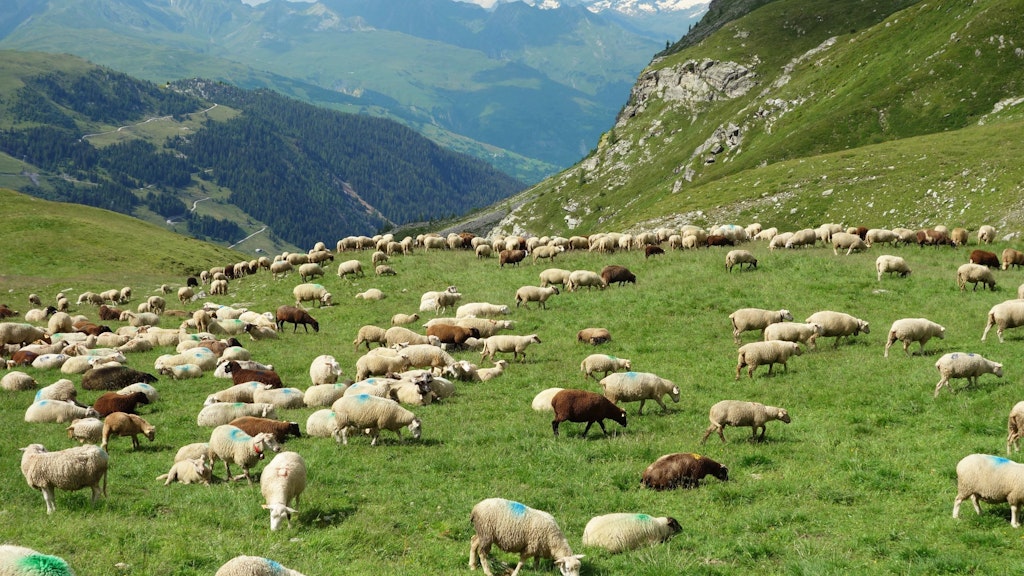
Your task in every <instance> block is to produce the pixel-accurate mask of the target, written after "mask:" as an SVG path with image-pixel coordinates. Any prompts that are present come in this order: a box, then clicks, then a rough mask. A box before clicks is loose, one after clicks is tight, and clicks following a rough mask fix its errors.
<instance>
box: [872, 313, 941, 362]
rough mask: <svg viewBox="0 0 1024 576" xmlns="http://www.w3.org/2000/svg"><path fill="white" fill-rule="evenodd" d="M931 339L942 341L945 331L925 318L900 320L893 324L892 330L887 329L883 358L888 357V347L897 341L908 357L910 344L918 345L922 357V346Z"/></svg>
mask: <svg viewBox="0 0 1024 576" xmlns="http://www.w3.org/2000/svg"><path fill="white" fill-rule="evenodd" d="M933 337H934V338H938V339H940V340H942V339H944V338H945V337H946V329H945V328H944V327H942V326H940V325H938V324H936V323H935V322H932V321H931V320H928V319H927V318H901V319H899V320H896V321H895V322H893V323H892V328H889V338H888V339H887V340H886V341H885V354H884V356H885V357H886V358H888V357H889V347H890V346H892V345H893V343H895V342H896V341H897V340H899V341H900V342H903V353H904V354H906V355H908V356H909V355H910V352H909V350H908V349H909V348H910V343H911V342H917V343H919V344H920V345H921V355H922V356H924V345H925V344H927V343H928V340H930V339H931V338H933Z"/></svg>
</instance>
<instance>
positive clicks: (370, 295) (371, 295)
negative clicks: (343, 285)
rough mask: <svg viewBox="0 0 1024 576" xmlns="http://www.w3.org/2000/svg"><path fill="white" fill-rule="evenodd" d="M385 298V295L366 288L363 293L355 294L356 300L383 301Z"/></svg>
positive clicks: (379, 291)
mask: <svg viewBox="0 0 1024 576" xmlns="http://www.w3.org/2000/svg"><path fill="white" fill-rule="evenodd" d="M385 298H387V295H386V294H384V292H382V291H381V290H379V289H377V288H368V289H367V290H366V291H365V292H359V293H358V294H356V300H383V299H385Z"/></svg>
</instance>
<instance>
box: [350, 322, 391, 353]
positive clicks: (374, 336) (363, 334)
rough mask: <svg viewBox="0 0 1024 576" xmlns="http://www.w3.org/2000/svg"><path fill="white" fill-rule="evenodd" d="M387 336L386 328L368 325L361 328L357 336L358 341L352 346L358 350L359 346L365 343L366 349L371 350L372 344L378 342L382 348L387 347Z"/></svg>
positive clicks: (354, 341)
mask: <svg viewBox="0 0 1024 576" xmlns="http://www.w3.org/2000/svg"><path fill="white" fill-rule="evenodd" d="M386 335H387V330H385V329H384V328H380V327H379V326H373V325H372V324H367V325H365V326H363V327H361V328H359V333H358V334H356V339H355V340H353V341H352V344H353V345H355V349H356V350H358V349H359V345H360V344H364V343H365V344H366V349H367V350H369V349H370V343H371V342H376V343H377V344H380V345H381V346H384V345H386V342H387V340H386V339H385V336H386Z"/></svg>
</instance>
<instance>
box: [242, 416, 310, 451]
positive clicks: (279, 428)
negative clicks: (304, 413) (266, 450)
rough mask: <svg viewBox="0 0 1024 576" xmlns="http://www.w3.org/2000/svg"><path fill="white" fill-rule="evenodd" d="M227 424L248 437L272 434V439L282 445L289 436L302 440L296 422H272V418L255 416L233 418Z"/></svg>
mask: <svg viewBox="0 0 1024 576" xmlns="http://www.w3.org/2000/svg"><path fill="white" fill-rule="evenodd" d="M228 424H231V425H232V426H234V427H236V428H239V429H241V430H242V431H243V432H245V433H246V434H248V435H249V436H255V435H257V434H259V433H260V432H268V433H270V434H273V435H274V439H275V440H277V441H278V442H280V443H282V444H283V443H284V441H285V440H286V439H287V438H288V436H289V435H291V436H295V437H296V438H302V433H301V432H299V423H298V422H288V421H285V420H274V419H273V418H259V417H257V416H241V417H239V418H235V419H234V420H232V421H231V422H228Z"/></svg>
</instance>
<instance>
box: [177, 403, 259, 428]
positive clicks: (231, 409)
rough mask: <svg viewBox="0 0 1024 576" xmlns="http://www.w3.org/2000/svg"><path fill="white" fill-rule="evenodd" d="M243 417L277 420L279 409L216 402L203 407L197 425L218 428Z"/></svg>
mask: <svg viewBox="0 0 1024 576" xmlns="http://www.w3.org/2000/svg"><path fill="white" fill-rule="evenodd" d="M241 416H258V417H260V418H277V408H275V407H274V405H273V404H257V403H254V402H216V403H214V404H208V405H206V406H203V408H202V409H201V410H200V411H199V415H198V416H196V424H197V425H198V426H205V427H207V428H210V427H216V426H220V425H222V424H227V423H228V422H231V421H232V420H234V419H235V418H239V417H241Z"/></svg>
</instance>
